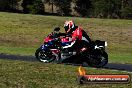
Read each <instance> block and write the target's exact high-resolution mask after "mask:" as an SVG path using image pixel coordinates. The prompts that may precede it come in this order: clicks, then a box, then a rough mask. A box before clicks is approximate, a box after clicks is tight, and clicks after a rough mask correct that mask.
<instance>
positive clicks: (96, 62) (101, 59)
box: [88, 52, 108, 68]
mask: <svg viewBox="0 0 132 88" xmlns="http://www.w3.org/2000/svg"><path fill="white" fill-rule="evenodd" d="M107 63H108V54H107V53H106V52H102V53H100V54H96V55H93V56H91V57H90V58H89V61H88V64H89V66H92V67H97V68H100V67H103V66H105V65H106V64H107Z"/></svg>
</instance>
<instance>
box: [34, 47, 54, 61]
mask: <svg viewBox="0 0 132 88" xmlns="http://www.w3.org/2000/svg"><path fill="white" fill-rule="evenodd" d="M35 56H36V58H37V59H38V60H39V61H40V62H44V63H49V62H52V61H54V60H55V59H56V56H54V55H53V54H52V52H51V51H49V52H47V51H45V50H42V49H41V48H38V49H37V50H36V52H35Z"/></svg>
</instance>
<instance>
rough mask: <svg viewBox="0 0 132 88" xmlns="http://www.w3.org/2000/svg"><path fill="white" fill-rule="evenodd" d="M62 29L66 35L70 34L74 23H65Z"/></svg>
mask: <svg viewBox="0 0 132 88" xmlns="http://www.w3.org/2000/svg"><path fill="white" fill-rule="evenodd" d="M64 28H65V32H66V33H69V32H72V31H74V30H73V29H74V28H75V23H74V22H73V21H72V20H70V21H66V22H65V24H64Z"/></svg>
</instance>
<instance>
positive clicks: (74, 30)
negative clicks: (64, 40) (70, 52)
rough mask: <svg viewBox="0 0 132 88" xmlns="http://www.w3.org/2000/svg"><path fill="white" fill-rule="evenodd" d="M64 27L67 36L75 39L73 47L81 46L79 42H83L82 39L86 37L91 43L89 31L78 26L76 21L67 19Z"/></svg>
mask: <svg viewBox="0 0 132 88" xmlns="http://www.w3.org/2000/svg"><path fill="white" fill-rule="evenodd" d="M64 29H65V32H66V35H67V36H70V37H71V38H72V42H74V41H75V43H74V45H73V46H72V47H74V48H79V44H81V40H82V39H83V38H85V39H84V40H86V41H87V42H88V43H87V44H88V45H89V44H90V43H91V39H90V38H89V36H88V35H87V33H86V32H85V31H84V30H83V29H82V28H80V27H78V26H76V25H75V23H74V22H73V21H72V20H70V21H66V22H65V23H64Z"/></svg>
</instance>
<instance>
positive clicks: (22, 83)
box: [0, 60, 132, 88]
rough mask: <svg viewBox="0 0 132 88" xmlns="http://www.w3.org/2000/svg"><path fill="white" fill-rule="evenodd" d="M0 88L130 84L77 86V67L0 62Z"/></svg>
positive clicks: (90, 70)
mask: <svg viewBox="0 0 132 88" xmlns="http://www.w3.org/2000/svg"><path fill="white" fill-rule="evenodd" d="M0 66H1V68H0V87H1V88H80V87H81V88H95V87H96V88H99V87H101V88H108V87H109V88H120V87H122V88H131V87H132V83H130V84H89V85H78V84H77V82H76V76H77V74H78V66H71V65H63V64H52V63H49V64H44V63H39V62H24V61H10V60H8V61H7V60H0ZM86 70H87V74H130V75H131V76H132V73H127V72H121V71H112V70H103V69H93V68H89V67H87V68H86Z"/></svg>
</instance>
